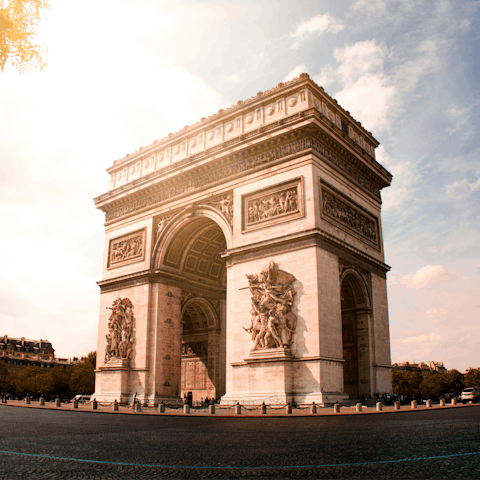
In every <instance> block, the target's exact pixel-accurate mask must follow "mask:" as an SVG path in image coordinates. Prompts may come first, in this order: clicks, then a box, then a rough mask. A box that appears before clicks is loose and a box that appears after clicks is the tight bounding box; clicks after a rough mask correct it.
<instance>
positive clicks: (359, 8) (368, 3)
mask: <svg viewBox="0 0 480 480" xmlns="http://www.w3.org/2000/svg"><path fill="white" fill-rule="evenodd" d="M386 8H387V2H386V1H385V0H355V1H354V2H353V3H352V5H351V6H350V11H351V12H352V13H353V14H355V15H358V14H364V15H365V14H366V15H375V16H382V15H383V14H384V13H385V10H386Z"/></svg>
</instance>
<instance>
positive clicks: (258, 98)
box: [109, 73, 379, 170]
mask: <svg viewBox="0 0 480 480" xmlns="http://www.w3.org/2000/svg"><path fill="white" fill-rule="evenodd" d="M302 89H304V90H305V89H306V90H307V91H308V92H309V94H310V95H311V96H312V97H313V98H315V100H316V102H314V103H315V106H316V107H317V108H320V109H321V110H323V113H324V114H326V116H327V118H328V117H329V116H330V115H329V114H333V115H334V118H335V117H338V120H339V121H340V119H341V121H342V122H344V123H345V127H346V130H347V132H348V130H353V129H352V127H351V125H353V126H354V127H355V130H358V131H359V132H360V133H361V134H362V135H365V136H366V137H367V138H368V140H369V141H370V142H372V143H373V144H374V145H375V147H376V146H378V145H379V144H378V142H377V141H376V140H375V138H373V136H372V133H371V132H369V131H367V130H366V129H365V128H364V127H363V126H362V124H361V123H360V122H359V121H357V120H355V119H354V118H353V117H352V116H351V115H350V112H348V111H347V110H345V109H343V108H342V107H341V106H340V105H339V104H338V103H337V101H336V100H335V99H334V98H332V97H330V96H329V95H328V94H327V93H326V92H325V90H324V89H323V87H321V86H319V85H317V84H316V83H315V82H314V81H313V80H312V79H310V77H309V75H308V74H307V73H302V74H300V75H299V76H298V77H296V78H294V79H292V80H290V81H288V82H281V83H279V84H278V85H277V86H275V87H273V88H271V89H269V90H266V91H264V92H258V93H257V94H256V95H254V96H253V97H251V98H249V99H247V100H243V101H242V100H240V101H238V102H237V103H236V104H235V105H232V106H231V107H228V108H226V109H220V110H219V111H218V113H215V114H213V115H211V116H209V117H207V118H205V117H204V118H202V119H201V120H200V121H198V122H196V123H195V124H193V125H186V126H185V127H183V128H182V129H181V130H179V131H177V132H175V133H169V134H168V136H166V137H164V138H163V139H160V140H155V141H154V142H152V143H151V144H150V145H148V146H146V147H141V148H140V149H138V150H137V151H135V152H134V153H132V154H128V155H126V156H125V157H124V158H122V159H120V160H116V161H115V162H114V166H115V165H118V166H120V168H123V167H124V166H127V167H128V166H129V165H131V164H132V163H135V162H142V161H144V160H145V159H146V158H148V157H149V156H150V155H152V154H154V153H155V152H157V151H158V150H159V149H160V148H165V146H166V145H168V144H171V143H172V142H180V141H183V140H187V137H188V136H190V137H191V136H192V134H193V135H194V134H195V133H197V132H198V131H199V130H201V129H205V127H207V128H211V127H212V126H213V125H216V124H218V123H219V122H226V121H229V119H234V118H235V117H238V115H241V114H242V113H245V112H246V111H248V110H250V109H252V108H258V107H263V106H264V105H268V104H269V103H271V102H272V100H273V99H274V98H275V97H278V96H279V95H282V94H287V95H292V94H294V93H297V92H298V91H300V90H302ZM322 103H323V108H322ZM338 114H340V116H339V115H338ZM334 121H335V120H334ZM334 121H332V123H334ZM111 168H114V167H111ZM109 170H110V169H109Z"/></svg>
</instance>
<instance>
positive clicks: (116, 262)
mask: <svg viewBox="0 0 480 480" xmlns="http://www.w3.org/2000/svg"><path fill="white" fill-rule="evenodd" d="M144 258H145V229H142V230H138V231H136V232H133V233H130V234H128V235H124V236H122V237H118V238H114V239H112V240H110V248H109V254H108V267H109V268H114V267H120V266H122V265H126V264H129V263H133V262H138V261H141V260H143V259H144Z"/></svg>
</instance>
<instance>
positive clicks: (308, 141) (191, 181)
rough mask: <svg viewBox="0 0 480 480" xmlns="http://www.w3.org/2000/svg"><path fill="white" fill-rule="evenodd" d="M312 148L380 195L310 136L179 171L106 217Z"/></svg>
mask: <svg viewBox="0 0 480 480" xmlns="http://www.w3.org/2000/svg"><path fill="white" fill-rule="evenodd" d="M308 149H313V150H314V151H316V152H317V153H319V154H320V155H322V156H323V157H324V158H325V159H326V160H328V161H329V162H330V163H332V164H333V165H334V166H336V167H337V168H339V169H340V170H342V171H344V172H345V173H346V174H348V175H349V176H350V177H352V178H353V179H354V180H355V181H356V182H357V183H358V184H360V185H361V186H362V187H364V188H365V189H366V190H368V191H369V192H370V193H371V194H372V195H374V196H375V197H377V198H379V197H380V193H379V188H378V186H376V185H374V184H373V183H372V182H371V181H370V180H369V179H368V178H367V177H366V176H365V175H363V174H362V173H360V172H359V171H358V170H356V169H355V168H354V167H353V166H352V165H350V163H348V162H347V161H346V160H344V159H342V158H340V157H339V156H338V155H336V154H334V153H332V152H331V151H330V150H329V149H328V148H326V147H325V146H324V145H322V144H321V143H320V142H319V141H318V140H316V139H315V138H313V137H306V138H301V139H299V140H296V141H294V142H291V143H288V144H286V145H282V146H280V147H277V148H274V149H271V150H268V151H265V152H262V153H259V154H257V155H252V156H249V157H245V158H243V159H241V160H239V161H238V162H235V163H232V164H230V165H225V166H223V167H222V166H219V167H218V168H212V169H211V170H210V171H209V172H208V173H204V174H196V175H191V174H190V173H187V174H183V175H179V176H178V177H177V181H176V182H175V184H174V185H170V186H167V185H165V186H164V187H163V188H158V186H157V188H155V191H154V192H150V193H146V194H145V195H144V196H143V197H142V198H139V199H136V200H134V201H131V202H128V203H126V204H124V205H121V206H115V205H112V207H110V208H109V207H108V206H107V207H106V221H107V222H108V221H112V220H115V219H117V218H120V217H122V216H124V215H128V214H131V213H134V212H136V211H138V210H141V209H143V208H147V207H149V206H153V205H156V204H159V203H161V202H164V201H166V200H169V199H171V198H174V197H176V196H179V195H182V194H185V193H188V192H190V191H193V190H195V189H197V188H202V187H205V186H208V185H210V184H213V183H215V182H218V181H222V180H227V179H228V178H230V177H233V176H236V175H238V174H240V173H243V172H246V171H249V170H252V169H254V168H257V167H261V166H263V165H267V164H268V163H270V162H273V161H276V160H278V159H280V158H283V157H287V156H289V155H294V154H297V153H299V152H302V151H304V150H308Z"/></svg>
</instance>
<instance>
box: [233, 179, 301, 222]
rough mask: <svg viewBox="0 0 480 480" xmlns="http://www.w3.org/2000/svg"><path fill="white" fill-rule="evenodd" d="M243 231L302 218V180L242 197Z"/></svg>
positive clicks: (295, 180)
mask: <svg viewBox="0 0 480 480" xmlns="http://www.w3.org/2000/svg"><path fill="white" fill-rule="evenodd" d="M242 208H243V225H242V227H243V228H242V229H243V231H249V230H254V229H257V228H262V227H265V226H269V225H274V224H276V223H281V222H285V221H288V220H293V219H295V218H299V217H303V215H304V205H303V178H302V177H299V178H296V179H294V180H291V181H289V182H284V183H282V184H279V185H275V186H273V187H270V188H267V189H263V190H260V191H257V192H253V193H251V194H249V195H245V196H243V197H242Z"/></svg>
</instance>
